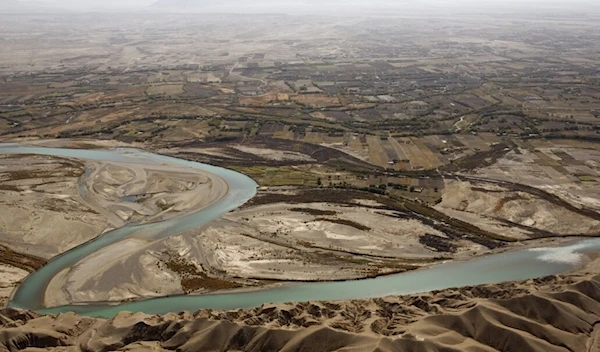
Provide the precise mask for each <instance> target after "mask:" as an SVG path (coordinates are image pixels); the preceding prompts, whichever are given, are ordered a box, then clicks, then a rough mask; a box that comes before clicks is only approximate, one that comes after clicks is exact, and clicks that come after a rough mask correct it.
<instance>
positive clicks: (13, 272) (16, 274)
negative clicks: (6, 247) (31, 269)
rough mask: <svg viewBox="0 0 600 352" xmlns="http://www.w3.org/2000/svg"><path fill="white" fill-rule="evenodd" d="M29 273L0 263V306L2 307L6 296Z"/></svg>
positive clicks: (6, 298) (5, 301)
mask: <svg viewBox="0 0 600 352" xmlns="http://www.w3.org/2000/svg"><path fill="white" fill-rule="evenodd" d="M28 274H29V273H28V272H27V271H25V270H22V269H19V268H15V267H14V266H10V265H5V264H0V307H4V306H5V305H6V303H7V300H8V297H10V294H11V293H12V291H13V290H14V289H15V287H17V285H19V283H20V282H21V281H22V280H23V279H24V278H25V277H26V276H27V275H28Z"/></svg>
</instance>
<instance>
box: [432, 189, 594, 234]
mask: <svg viewBox="0 0 600 352" xmlns="http://www.w3.org/2000/svg"><path fill="white" fill-rule="evenodd" d="M435 209H437V210H439V211H441V212H443V213H445V214H447V215H449V216H452V217H455V218H458V219H461V220H463V221H465V222H468V223H471V224H473V225H476V226H478V227H480V228H482V229H485V230H488V231H490V232H493V233H497V234H501V235H504V236H507V237H512V238H518V239H524V238H529V237H535V235H534V234H533V232H532V231H530V230H528V229H527V228H518V227H516V226H512V225H511V224H510V223H506V222H502V221H501V220H506V221H509V222H512V223H516V224H519V225H523V226H525V227H528V228H533V229H539V230H543V231H547V232H550V233H554V234H560V235H563V234H577V235H594V234H599V233H600V222H599V221H597V220H594V219H591V218H589V217H586V216H583V215H580V214H577V213H574V212H572V211H569V210H567V209H564V208H563V207H560V206H557V205H555V204H552V203H550V202H549V201H546V200H544V199H541V198H538V197H535V196H533V195H531V194H529V193H525V192H517V191H511V190H509V189H506V188H503V187H501V186H498V185H495V184H489V183H484V182H466V181H457V180H453V179H446V181H445V188H444V190H443V194H442V202H441V203H440V204H438V205H436V206H435Z"/></svg>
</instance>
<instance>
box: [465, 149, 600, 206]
mask: <svg viewBox="0 0 600 352" xmlns="http://www.w3.org/2000/svg"><path fill="white" fill-rule="evenodd" d="M563 150H566V151H567V152H568V153H569V154H571V155H574V156H576V157H577V160H578V161H579V162H580V163H581V164H582V165H583V166H585V167H586V170H587V172H586V173H589V174H590V175H591V176H592V177H594V178H595V179H596V182H581V181H580V180H579V179H578V178H577V177H575V176H573V175H566V174H563V173H560V172H559V171H557V170H556V169H554V168H552V167H550V166H540V165H539V164H538V163H537V161H538V160H537V156H536V155H535V154H534V153H531V152H530V151H528V150H526V149H519V152H518V153H517V152H515V151H511V152H509V153H507V154H506V155H505V156H504V157H503V158H500V159H499V160H498V161H497V162H496V163H495V164H493V165H491V166H488V167H485V168H481V169H477V170H476V171H475V174H477V175H479V176H484V177H486V178H491V179H497V180H503V181H509V182H514V183H521V184H524V185H528V186H531V187H536V188H539V189H542V190H544V191H546V192H548V193H552V194H555V195H557V196H559V197H560V198H562V199H564V200H566V201H568V202H569V203H571V204H573V205H575V206H577V207H585V208H590V209H594V210H596V211H598V210H600V187H598V182H597V181H598V180H600V152H597V151H595V150H585V149H576V148H563Z"/></svg>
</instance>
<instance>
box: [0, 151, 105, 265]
mask: <svg viewBox="0 0 600 352" xmlns="http://www.w3.org/2000/svg"><path fill="white" fill-rule="evenodd" d="M84 169H85V167H84V165H83V163H80V162H77V161H70V160H66V159H60V158H51V157H45V156H3V157H1V158H0V185H1V189H0V194H1V196H0V234H1V235H2V236H0V243H1V244H4V245H7V246H9V247H10V248H11V249H13V250H15V251H17V252H21V253H27V254H31V255H36V256H39V257H42V258H45V259H49V258H52V257H53V256H55V255H57V254H59V253H62V252H64V251H66V250H68V249H70V248H73V247H75V246H77V245H78V244H81V243H83V242H86V241H88V240H90V239H92V238H94V237H96V236H98V235H99V234H101V233H102V231H103V230H104V229H105V228H106V227H107V222H106V218H105V217H104V216H102V215H101V214H100V213H98V212H96V211H95V210H93V209H92V208H90V207H89V206H88V205H87V204H86V202H85V201H84V199H82V198H81V196H80V195H79V192H78V190H77V183H78V178H79V176H80V175H81V174H83V172H84Z"/></svg>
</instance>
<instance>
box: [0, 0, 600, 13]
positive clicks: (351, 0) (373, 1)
mask: <svg viewBox="0 0 600 352" xmlns="http://www.w3.org/2000/svg"><path fill="white" fill-rule="evenodd" d="M10 1H19V0H0V5H1V4H2V2H10ZM20 1H21V2H23V3H27V4H28V5H29V6H30V7H32V6H33V7H36V6H39V7H44V6H42V4H47V5H54V6H57V7H61V8H69V9H73V10H91V9H126V8H130V9H132V8H144V7H147V6H148V5H151V4H153V3H155V2H156V1H157V0H20ZM179 1H181V0H179ZM184 1H187V2H193V3H196V4H206V3H208V4H212V5H213V6H214V5H216V6H218V7H221V8H232V9H235V10H237V11H236V12H244V10H245V8H247V6H245V5H246V4H248V5H252V6H251V7H257V6H256V5H257V4H259V6H258V7H262V8H288V7H298V6H304V7H306V5H307V4H310V5H316V7H319V6H321V7H323V6H324V5H323V4H327V5H329V6H332V5H333V6H336V7H338V6H339V5H341V4H343V5H342V6H343V7H348V5H349V4H352V5H354V6H356V7H386V5H389V6H395V7H397V6H402V5H408V6H409V7H413V6H415V5H416V6H418V7H421V6H427V5H430V4H436V5H437V6H440V5H441V4H443V5H442V6H449V7H459V5H462V6H475V7H478V8H481V7H486V5H493V7H497V6H499V7H504V8H506V7H538V6H539V7H554V6H555V5H556V4H560V5H563V6H564V5H569V6H570V7H571V8H572V9H577V8H578V7H579V8H580V9H583V8H584V7H588V6H589V5H594V6H592V7H598V3H600V0H425V1H423V0H184ZM231 3H232V4H233V5H230V7H227V6H228V5H222V4H231ZM36 4H37V5H36ZM584 4H585V5H584ZM260 5H262V6H260ZM224 6H225V7H224ZM310 7H312V6H310ZM307 8H309V7H307ZM182 10H185V9H182Z"/></svg>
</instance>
